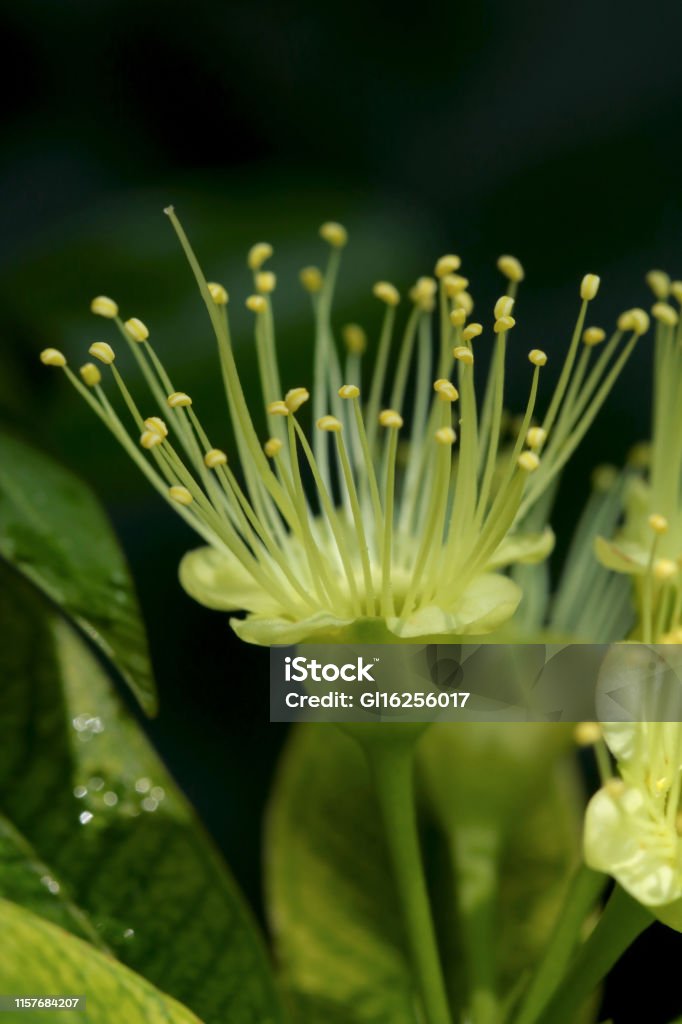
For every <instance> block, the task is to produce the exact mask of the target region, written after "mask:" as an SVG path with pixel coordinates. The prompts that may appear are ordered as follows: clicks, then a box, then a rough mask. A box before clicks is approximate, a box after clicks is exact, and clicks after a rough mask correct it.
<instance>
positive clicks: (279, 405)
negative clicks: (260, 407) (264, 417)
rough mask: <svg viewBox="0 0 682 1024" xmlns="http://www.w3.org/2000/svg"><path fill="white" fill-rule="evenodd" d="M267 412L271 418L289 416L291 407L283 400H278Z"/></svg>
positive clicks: (271, 403) (271, 404)
mask: <svg viewBox="0 0 682 1024" xmlns="http://www.w3.org/2000/svg"><path fill="white" fill-rule="evenodd" d="M267 411H268V412H269V413H270V415H271V416H288V415H289V406H288V405H287V403H286V402H284V401H282V399H278V400H277V401H276V402H270V404H269V405H268V407H267Z"/></svg>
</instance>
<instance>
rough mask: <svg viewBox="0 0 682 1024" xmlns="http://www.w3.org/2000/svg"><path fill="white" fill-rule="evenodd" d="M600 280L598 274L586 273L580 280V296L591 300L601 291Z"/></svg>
mask: <svg viewBox="0 0 682 1024" xmlns="http://www.w3.org/2000/svg"><path fill="white" fill-rule="evenodd" d="M599 281H600V279H599V277H598V276H597V275H596V274H585V276H584V278H583V279H582V281H581V282H580V298H581V299H585V300H586V301H587V302H590V301H591V300H592V299H593V298H594V297H595V295H596V294H597V292H598V291H599Z"/></svg>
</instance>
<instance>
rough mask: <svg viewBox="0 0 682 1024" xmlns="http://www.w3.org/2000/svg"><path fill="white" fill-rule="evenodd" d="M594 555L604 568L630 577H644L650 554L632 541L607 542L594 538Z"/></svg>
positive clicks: (603, 539)
mask: <svg viewBox="0 0 682 1024" xmlns="http://www.w3.org/2000/svg"><path fill="white" fill-rule="evenodd" d="M594 553H595V555H596V556H597V558H598V559H599V561H600V562H601V564H602V565H603V566H605V567H606V568H607V569H612V570H613V571H614V572H624V573H627V574H628V575H630V576H642V575H643V574H644V572H645V571H646V567H647V564H648V561H649V552H648V551H647V549H646V548H645V547H644V546H643V545H642V544H637V543H636V541H630V540H620V541H613V540H606V538H605V537H595V538H594Z"/></svg>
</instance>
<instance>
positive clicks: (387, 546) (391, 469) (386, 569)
mask: <svg viewBox="0 0 682 1024" xmlns="http://www.w3.org/2000/svg"><path fill="white" fill-rule="evenodd" d="M379 422H380V423H381V425H382V426H383V427H387V428H388V431H389V433H388V457H387V460H386V497H385V503H384V508H385V513H384V536H383V556H382V572H381V611H382V614H383V615H384V617H386V616H389V615H393V613H394V607H393V588H392V580H391V569H392V565H393V501H394V497H395V459H396V452H397V449H398V430H399V429H400V428H401V427H402V425H403V419H402V416H401V415H400V413H399V412H397V411H396V410H395V409H384V410H383V411H382V413H381V415H380V416H379Z"/></svg>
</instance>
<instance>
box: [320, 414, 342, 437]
mask: <svg viewBox="0 0 682 1024" xmlns="http://www.w3.org/2000/svg"><path fill="white" fill-rule="evenodd" d="M317 428H318V430H326V431H327V433H331V434H338V433H339V431H340V430H342V429H343V424H342V423H341V420H337V418H336V416H320V418H319V420H318V421H317Z"/></svg>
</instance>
